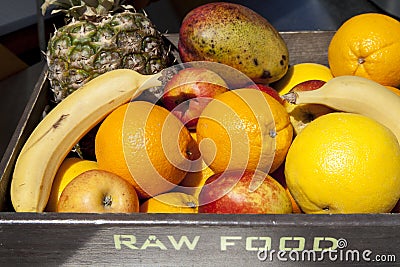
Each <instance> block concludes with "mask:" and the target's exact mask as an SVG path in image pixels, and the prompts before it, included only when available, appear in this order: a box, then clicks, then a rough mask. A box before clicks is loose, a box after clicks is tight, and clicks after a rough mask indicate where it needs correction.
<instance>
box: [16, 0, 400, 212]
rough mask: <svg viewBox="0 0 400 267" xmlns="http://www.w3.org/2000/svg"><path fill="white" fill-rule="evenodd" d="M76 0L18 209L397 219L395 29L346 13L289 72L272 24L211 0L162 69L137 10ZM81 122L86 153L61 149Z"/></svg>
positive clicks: (26, 152)
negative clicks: (316, 50)
mask: <svg viewBox="0 0 400 267" xmlns="http://www.w3.org/2000/svg"><path fill="white" fill-rule="evenodd" d="M48 2H53V4H54V1H46V2H45V5H44V6H45V7H47V5H48ZM84 2H85V1H83V2H82V3H83V4H82V5H80V6H79V8H77V7H72V9H71V10H74V11H75V13H76V11H81V12H78V13H79V16H78V21H73V22H71V24H68V25H67V26H65V27H66V28H64V29H62V30H59V31H58V33H57V34H56V35H55V36H54V38H53V39H52V40H50V42H49V50H48V53H47V54H48V58H49V60H48V64H49V71H50V76H49V79H51V85H52V90H53V91H54V95H55V99H56V100H57V101H60V102H59V103H58V104H57V105H56V106H55V107H54V109H52V110H51V111H50V112H49V114H47V115H46V116H45V118H44V119H43V120H42V121H41V122H40V123H39V124H38V125H37V127H36V129H35V130H34V131H33V133H32V134H31V135H30V137H29V138H28V140H27V141H26V143H25V144H24V146H23V148H22V150H21V152H20V154H19V156H18V159H17V162H16V165H15V170H14V173H13V178H12V183H11V200H12V204H13V206H14V209H15V210H16V211H17V212H20V211H22V212H26V211H30V212H42V211H49V212H96V213H101V212H124V213H131V212H148V213H261V214H268V213H270V214H271V213H273V214H289V213H386V212H398V209H399V208H398V207H400V205H396V204H397V203H398V201H399V199H400V144H399V140H400V119H399V117H398V114H399V112H400V90H399V89H397V87H398V86H400V66H399V63H398V62H400V59H399V58H398V57H400V54H399V53H398V51H399V46H400V37H399V36H400V22H398V21H397V20H395V19H393V18H390V17H388V16H385V15H381V14H374V13H370V14H362V15H358V16H355V17H353V18H351V19H349V20H348V21H346V22H345V23H344V24H343V25H342V26H341V27H340V28H339V29H338V30H337V32H336V33H335V35H334V36H333V38H332V40H331V43H330V45H329V49H328V51H327V54H328V62H329V67H327V66H323V65H320V64H315V63H310V62H303V63H300V64H296V65H291V66H290V65H289V56H290V55H289V53H288V49H287V47H286V44H285V42H284V41H283V39H282V38H281V36H280V34H279V33H278V32H277V31H276V30H275V29H274V28H273V27H272V26H271V25H270V24H269V23H268V21H267V20H265V19H264V18H262V17H261V16H260V15H259V14H257V13H256V12H254V11H253V10H250V9H248V8H246V7H244V6H241V5H237V4H231V3H224V2H217V3H210V4H206V5H203V6H200V7H198V8H196V9H194V10H192V11H191V12H189V13H188V14H187V16H186V17H185V19H184V20H183V21H182V25H181V29H180V32H179V44H178V51H179V55H180V58H181V60H182V61H183V62H184V63H182V64H176V65H172V66H171V64H170V63H169V62H168V60H167V58H168V57H169V55H168V51H169V49H167V48H166V47H165V44H164V43H163V39H162V38H161V35H159V34H158V33H157V30H156V29H155V28H154V27H153V26H151V22H150V21H148V19H147V18H146V17H144V16H142V15H138V14H137V13H132V12H130V11H126V10H125V11H122V12H120V13H118V12H116V13H115V14H114V15H109V14H105V13H104V11H105V10H104V9H105V6H103V4H104V3H105V1H103V2H101V3H98V6H95V5H94V3H95V2H96V1H91V5H90V6H86V5H85V4H84ZM99 2H100V1H99ZM109 2H110V3H114V2H113V1H109ZM107 6H108V9H107V10H106V11H110V10H111V9H112V10H116V9H117V7H115V6H114V5H107ZM99 11H100V12H99ZM96 12H97V13H96ZM89 15H90V16H89ZM132 18H135V19H133V20H132ZM208 18H212V19H208ZM210 23H211V24H210ZM104 25H108V26H104ZM261 37H262V38H261ZM71 45H73V48H70V47H71ZM66 50H68V51H66ZM65 53H67V54H68V55H66V54H65ZM117 63H118V64H117ZM128 63H129V64H128ZM64 67H65V68H64ZM67 67H71V68H67ZM160 68H162V69H163V70H161V69H160ZM139 70H146V72H142V73H139V72H138V71H139ZM71 75H72V76H71ZM80 75H83V76H82V77H81V76H80ZM57 78H59V80H57ZM71 88H72V89H71ZM77 88H79V89H77ZM143 92H146V93H149V94H153V97H154V98H153V99H156V101H149V100H145V98H141V96H142V95H143ZM91 129H92V130H93V129H95V130H96V131H95V138H94V139H93V140H92V142H91V145H92V146H93V151H94V154H95V159H88V158H77V157H73V156H71V155H72V154H71V150H72V149H73V148H74V147H76V145H77V144H78V143H79V142H80V141H81V140H82V138H84V137H85V136H87V133H88V132H89V131H90V130H91Z"/></svg>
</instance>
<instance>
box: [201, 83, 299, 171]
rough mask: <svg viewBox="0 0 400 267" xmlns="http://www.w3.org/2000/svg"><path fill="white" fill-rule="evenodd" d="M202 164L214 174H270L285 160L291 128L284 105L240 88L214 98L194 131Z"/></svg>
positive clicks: (290, 139) (260, 94) (291, 135)
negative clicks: (239, 171) (229, 171)
mask: <svg viewBox="0 0 400 267" xmlns="http://www.w3.org/2000/svg"><path fill="white" fill-rule="evenodd" d="M196 133H197V138H198V144H199V148H200V152H201V155H202V157H203V159H204V162H205V163H206V165H207V166H209V167H210V168H211V169H212V170H213V171H214V172H216V173H219V172H223V171H225V170H226V169H253V170H254V169H259V170H261V171H264V172H272V171H274V170H275V169H276V168H278V167H279V165H281V164H282V162H283V161H284V159H285V156H286V153H287V151H288V149H289V146H290V143H291V141H292V138H293V128H292V125H291V124H290V121H289V115H288V113H287V112H286V110H285V108H284V107H283V105H281V104H280V103H279V102H278V101H277V100H275V99H274V98H273V97H272V96H270V95H269V94H267V93H264V92H261V91H259V90H255V89H250V88H243V89H236V90H231V91H228V92H225V93H222V94H220V95H218V96H216V97H215V98H214V99H213V100H212V101H211V102H210V103H209V104H208V105H207V106H206V107H205V109H204V110H203V112H202V113H201V115H200V117H199V120H198V124H197V128H196Z"/></svg>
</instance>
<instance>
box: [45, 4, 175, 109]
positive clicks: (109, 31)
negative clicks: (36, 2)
mask: <svg viewBox="0 0 400 267" xmlns="http://www.w3.org/2000/svg"><path fill="white" fill-rule="evenodd" d="M49 7H55V8H54V9H53V13H54V12H60V11H61V12H65V13H66V14H67V17H69V18H71V21H70V23H68V24H67V25H65V26H63V27H61V28H59V29H57V30H56V31H55V33H54V35H53V36H52V37H51V38H50V40H49V42H48V47H47V52H46V58H47V65H48V79H49V81H50V87H51V90H52V91H53V94H54V101H55V102H56V103H58V102H60V101H62V100H63V99H64V98H65V97H67V96H68V95H69V94H70V93H72V92H73V91H75V90H76V89H77V88H79V87H80V86H82V85H83V84H85V83H86V82H88V81H89V80H91V79H93V78H94V77H96V76H98V75H100V74H102V73H104V72H107V71H109V70H113V69H118V68H129V69H133V70H136V71H137V72H139V73H141V74H154V73H157V72H159V71H161V70H162V69H164V68H166V67H169V66H171V65H172V64H173V63H174V61H173V56H172V53H171V51H170V47H169V45H168V44H167V43H166V41H164V39H163V36H162V34H160V32H159V31H158V30H157V29H156V27H155V26H154V25H153V23H152V22H151V21H150V20H149V18H147V16H146V15H145V14H143V13H138V12H135V11H133V12H132V11H130V10H131V9H132V7H131V6H123V5H122V3H120V1H119V0H45V2H44V3H43V5H42V12H43V14H44V13H45V12H46V10H47V9H48V8H49ZM57 8H58V9H57Z"/></svg>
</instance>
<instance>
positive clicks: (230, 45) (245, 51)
mask: <svg viewBox="0 0 400 267" xmlns="http://www.w3.org/2000/svg"><path fill="white" fill-rule="evenodd" d="M178 51H179V55H180V57H181V60H182V62H190V61H212V62H218V63H222V64H225V65H228V66H230V67H233V68H235V69H237V70H239V71H241V72H242V73H244V74H245V75H247V76H248V77H249V78H250V79H252V80H253V81H254V82H257V83H271V82H274V81H277V80H279V79H280V78H282V77H283V75H284V74H285V73H286V72H287V70H288V65H289V52H288V48H287V46H286V43H285V41H284V40H283V38H282V36H281V35H280V34H279V32H278V31H277V30H276V29H275V28H274V27H273V26H272V25H271V24H270V23H269V22H268V20H267V19H265V18H264V17H262V16H261V15H260V14H258V13H256V12H255V11H253V10H251V9H250V8H247V7H245V6H242V5H239V4H233V3H225V2H214V3H209V4H205V5H202V6H199V7H197V8H195V9H193V10H191V11H190V12H189V13H188V14H187V15H186V16H185V17H184V19H183V20H182V24H181V27H180V30H179V42H178Z"/></svg>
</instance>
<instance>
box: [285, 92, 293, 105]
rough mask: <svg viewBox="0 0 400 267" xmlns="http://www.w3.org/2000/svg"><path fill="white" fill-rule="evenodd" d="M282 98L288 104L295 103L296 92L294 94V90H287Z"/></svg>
mask: <svg viewBox="0 0 400 267" xmlns="http://www.w3.org/2000/svg"><path fill="white" fill-rule="evenodd" d="M282 98H283V99H284V100H286V101H288V102H289V103H290V104H296V100H297V94H296V92H289V93H286V94H284V95H282Z"/></svg>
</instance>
